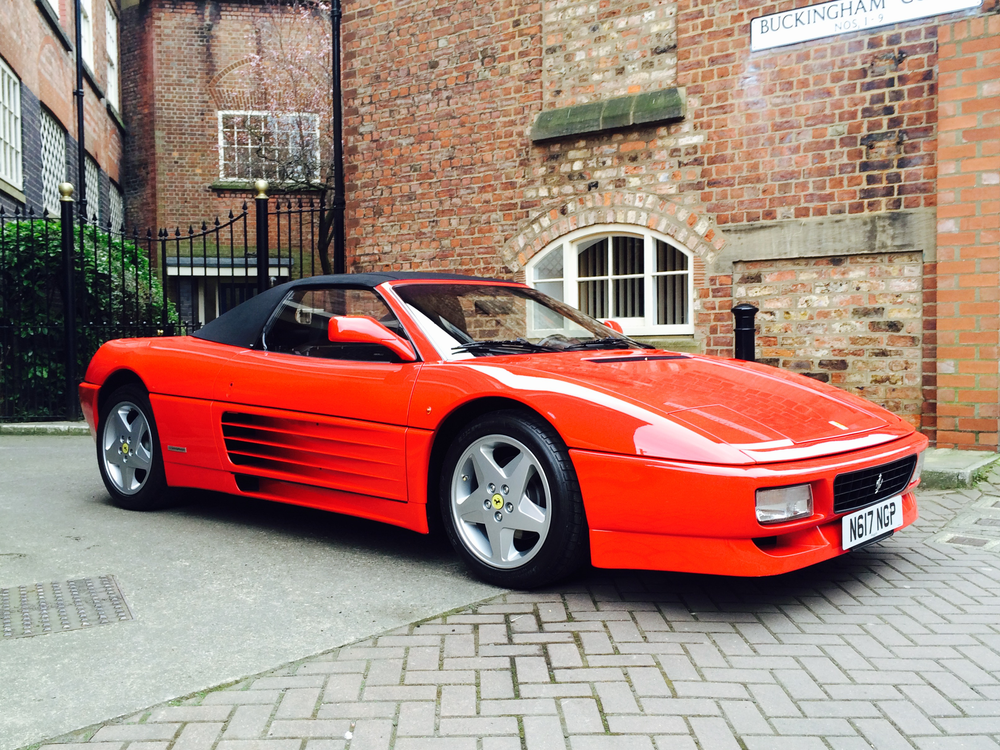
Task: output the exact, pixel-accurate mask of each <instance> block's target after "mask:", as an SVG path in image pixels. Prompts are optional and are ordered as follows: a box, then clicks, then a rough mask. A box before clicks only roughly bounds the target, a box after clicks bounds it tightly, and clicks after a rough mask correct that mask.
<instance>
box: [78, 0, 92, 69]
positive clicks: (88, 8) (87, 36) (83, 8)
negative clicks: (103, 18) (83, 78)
mask: <svg viewBox="0 0 1000 750" xmlns="http://www.w3.org/2000/svg"><path fill="white" fill-rule="evenodd" d="M80 40H81V41H80V53H81V54H82V55H83V61H84V62H85V63H87V65H88V66H89V67H90V69H91V70H93V69H94V7H93V0H80Z"/></svg>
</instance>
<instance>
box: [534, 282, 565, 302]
mask: <svg viewBox="0 0 1000 750" xmlns="http://www.w3.org/2000/svg"><path fill="white" fill-rule="evenodd" d="M535 289H537V290H538V291H540V292H541V293H542V294H547V295H549V296H550V297H552V298H554V299H557V300H559V301H560V302H562V301H563V283H562V282H561V281H539V282H538V283H537V284H535Z"/></svg>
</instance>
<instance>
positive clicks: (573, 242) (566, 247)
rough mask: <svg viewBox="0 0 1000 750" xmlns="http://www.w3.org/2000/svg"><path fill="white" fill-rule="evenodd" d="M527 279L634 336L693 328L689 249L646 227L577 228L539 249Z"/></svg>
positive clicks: (546, 291) (687, 330)
mask: <svg viewBox="0 0 1000 750" xmlns="http://www.w3.org/2000/svg"><path fill="white" fill-rule="evenodd" d="M527 274H528V283H529V284H530V285H531V286H533V287H535V288H536V289H538V290H539V291H541V292H544V293H546V294H548V295H549V296H550V297H555V298H556V299H560V300H562V301H563V302H566V303H567V304H570V305H573V306H574V307H577V308H579V309H580V310H581V311H583V312H584V313H586V314H587V315H590V316H592V317H594V318H598V319H600V320H607V319H611V320H615V321H617V322H618V323H620V324H621V326H622V328H623V329H624V330H625V333H627V334H631V335H644V334H645V335H649V334H668V335H669V334H687V333H693V332H694V325H693V319H692V299H693V297H694V277H693V273H692V268H691V257H690V255H689V254H688V252H687V251H686V250H684V249H682V248H680V247H678V246H676V245H674V244H673V243H671V242H670V241H669V240H667V239H666V238H665V237H661V236H660V235H658V234H655V233H653V232H652V231H649V230H647V229H643V228H640V227H632V226H629V227H621V226H614V225H606V226H600V227H589V228H587V229H584V230H578V231H576V232H573V233H571V234H569V235H566V236H565V237H563V238H562V239H560V240H558V241H557V242H555V243H553V244H552V245H550V246H549V247H548V248H546V249H545V250H543V251H542V252H540V253H539V254H538V255H537V256H536V257H535V258H533V259H532V261H531V263H529V264H528V268H527Z"/></svg>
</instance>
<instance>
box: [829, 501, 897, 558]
mask: <svg viewBox="0 0 1000 750" xmlns="http://www.w3.org/2000/svg"><path fill="white" fill-rule="evenodd" d="M840 523H841V527H840V528H841V534H842V537H841V545H842V546H843V548H844V549H850V548H851V547H857V546H858V545H859V544H863V543H865V542H867V541H868V540H869V539H875V538H876V537H880V536H882V535H883V534H888V533H889V532H890V531H892V530H893V529H898V528H899V527H900V526H902V525H903V496H902V495H896V496H895V497H890V498H889V499H888V500H883V501H882V502H880V503H877V504H876V505H872V506H870V507H868V508H865V509H864V510H859V511H856V512H854V513H848V514H847V515H846V516H844V517H843V518H842V519H840Z"/></svg>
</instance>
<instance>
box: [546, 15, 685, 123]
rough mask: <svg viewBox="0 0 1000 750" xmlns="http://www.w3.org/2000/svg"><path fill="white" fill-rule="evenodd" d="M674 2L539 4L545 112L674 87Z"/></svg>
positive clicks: (675, 34)
mask: <svg viewBox="0 0 1000 750" xmlns="http://www.w3.org/2000/svg"><path fill="white" fill-rule="evenodd" d="M676 18H677V4H676V2H675V0H652V1H650V0H641V2H635V0H633V1H632V2H614V3H595V2H593V0H577V1H576V2H566V0H547V1H546V2H544V3H543V4H542V34H543V40H542V44H543V45H544V54H543V57H542V70H543V91H544V106H545V107H547V108H548V107H566V106H570V105H573V104H581V103H584V102H590V101H596V100H600V99H608V98H612V97H616V96H626V95H628V94H639V93H643V92H646V91H655V90H657V89H662V88H666V87H669V86H674V85H676V81H677V27H676Z"/></svg>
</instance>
